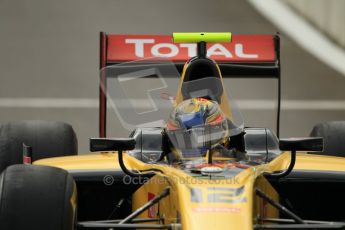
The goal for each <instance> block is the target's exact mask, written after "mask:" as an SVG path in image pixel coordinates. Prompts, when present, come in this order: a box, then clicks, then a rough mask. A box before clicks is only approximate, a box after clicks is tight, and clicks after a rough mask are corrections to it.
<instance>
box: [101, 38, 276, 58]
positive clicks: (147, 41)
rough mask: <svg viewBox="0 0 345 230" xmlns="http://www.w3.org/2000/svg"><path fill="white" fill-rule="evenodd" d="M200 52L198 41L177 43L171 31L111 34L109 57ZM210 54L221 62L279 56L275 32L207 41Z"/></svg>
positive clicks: (174, 56)
mask: <svg viewBox="0 0 345 230" xmlns="http://www.w3.org/2000/svg"><path fill="white" fill-rule="evenodd" d="M194 56H196V44H192V43H181V44H174V43H173V42H172V38H171V36H170V35H108V54H107V59H108V61H110V62H111V61H113V62H123V61H130V60H138V59H145V58H150V57H163V58H168V59H170V60H172V61H177V62H185V61H186V60H188V59H190V58H191V57H194ZM207 56H209V57H211V58H212V59H214V60H216V61H219V62H222V61H223V62H229V61H235V62H246V61H262V62H265V61H266V62H269V61H274V60H275V51H274V40H273V36H272V35H234V36H233V39H232V42H231V43H209V44H207Z"/></svg>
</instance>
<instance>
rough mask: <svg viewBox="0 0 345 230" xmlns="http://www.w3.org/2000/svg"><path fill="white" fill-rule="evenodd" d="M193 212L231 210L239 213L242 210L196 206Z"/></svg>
mask: <svg viewBox="0 0 345 230" xmlns="http://www.w3.org/2000/svg"><path fill="white" fill-rule="evenodd" d="M193 212H199V213H200V212H231V213H239V212H241V209H240V208H227V207H196V208H193Z"/></svg>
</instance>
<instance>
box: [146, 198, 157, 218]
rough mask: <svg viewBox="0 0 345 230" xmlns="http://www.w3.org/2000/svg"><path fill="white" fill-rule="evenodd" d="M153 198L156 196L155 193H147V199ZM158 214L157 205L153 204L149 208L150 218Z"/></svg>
mask: <svg viewBox="0 0 345 230" xmlns="http://www.w3.org/2000/svg"><path fill="white" fill-rule="evenodd" d="M153 198H155V194H153V193H150V192H149V193H148V194H147V200H148V201H150V200H152V199H153ZM155 216H156V209H155V205H153V206H151V207H150V208H149V209H148V217H149V218H154V217H155Z"/></svg>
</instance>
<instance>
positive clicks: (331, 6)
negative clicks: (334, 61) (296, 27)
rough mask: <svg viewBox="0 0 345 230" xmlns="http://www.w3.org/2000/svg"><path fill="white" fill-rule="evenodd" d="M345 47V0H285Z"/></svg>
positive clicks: (284, 0)
mask: <svg viewBox="0 0 345 230" xmlns="http://www.w3.org/2000/svg"><path fill="white" fill-rule="evenodd" d="M282 2H284V3H285V4H287V5H288V6H290V7H291V8H293V9H294V10H295V11H297V12H298V13H299V14H301V15H302V16H303V17H305V18H306V19H307V20H308V21H309V22H310V23H312V24H313V25H314V26H316V27H317V28H319V29H320V30H321V31H322V32H323V33H325V34H326V35H328V36H329V37H330V38H331V39H332V40H333V41H335V42H336V43H337V44H339V45H340V46H341V47H343V48H344V49H345V1H344V0H298V1H296V0H283V1H282Z"/></svg>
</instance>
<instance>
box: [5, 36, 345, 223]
mask: <svg viewBox="0 0 345 230" xmlns="http://www.w3.org/2000/svg"><path fill="white" fill-rule="evenodd" d="M187 59H188V60H187ZM185 61H186V62H185ZM184 62H185V63H184ZM100 63H101V66H100V67H101V71H100V137H99V138H91V139H90V151H91V152H93V153H91V154H84V155H79V156H72V155H75V154H76V151H77V150H76V137H75V134H74V132H73V130H72V129H71V127H70V126H68V125H66V124H63V123H49V122H46V123H45V122H40V121H35V122H29V121H26V122H22V123H11V124H6V125H4V126H3V129H4V130H6V132H7V133H8V135H7V136H8V137H7V139H0V147H1V146H3V148H2V149H1V148H0V149H1V151H0V157H1V158H0V160H3V161H2V162H0V163H1V164H0V166H1V167H3V168H0V170H3V172H2V174H1V179H0V188H1V189H0V229H4V230H9V229H11V230H12V229H50V230H55V229H56V230H65V229H66V230H67V229H184V230H191V229H198V230H200V229H205V230H206V229H217V230H218V229H345V214H344V212H343V211H341V210H342V207H343V206H345V196H344V192H345V158H342V157H341V155H342V154H343V153H344V152H342V151H343V150H344V144H343V143H340V141H341V139H340V138H343V137H339V136H338V135H341V134H345V128H344V123H343V122H330V123H325V124H320V125H318V126H316V127H315V128H314V130H313V132H312V136H313V137H305V138H288V139H279V138H278V137H277V136H276V134H277V135H278V136H279V112H280V91H279V96H278V99H279V108H278V120H277V126H278V127H277V132H276V134H275V133H274V132H273V131H271V130H270V129H268V128H254V127H246V126H244V122H243V119H242V116H241V113H240V111H239V110H238V108H237V106H236V103H235V101H234V100H233V98H232V97H231V95H230V94H231V92H230V91H229V90H228V88H227V87H226V86H225V84H224V79H223V77H229V76H235V77H273V78H276V79H277V80H278V87H279V88H280V58H279V36H278V35H273V36H271V35H255V36H251V35H237V36H232V34H231V33H174V34H173V36H172V37H171V36H166V35H156V36H151V35H108V34H105V33H101V59H100ZM107 121H108V122H107ZM114 121H117V124H120V126H119V125H115V123H114ZM106 127H107V128H108V132H109V133H110V134H108V135H107V130H106ZM120 129H123V130H127V131H131V133H130V135H129V137H128V138H117V137H116V138H115V137H114V136H116V135H119V133H121V132H122V131H120ZM122 133H125V132H122ZM107 136H110V137H107ZM23 143H24V144H25V145H24V146H23V154H22V153H21V151H20V150H18V149H16V150H15V151H13V150H11V146H14V145H16V146H17V145H18V144H20V145H21V144H23ZM13 148H14V147H13ZM16 148H17V147H16ZM9 152H11V153H13V154H12V155H11V156H10V155H9ZM19 161H23V163H24V164H18V163H20V162H19ZM15 163H17V164H15ZM12 164H15V165H12ZM8 165H12V166H9V167H7V166H8ZM5 167H7V168H6V169H5Z"/></svg>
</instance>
